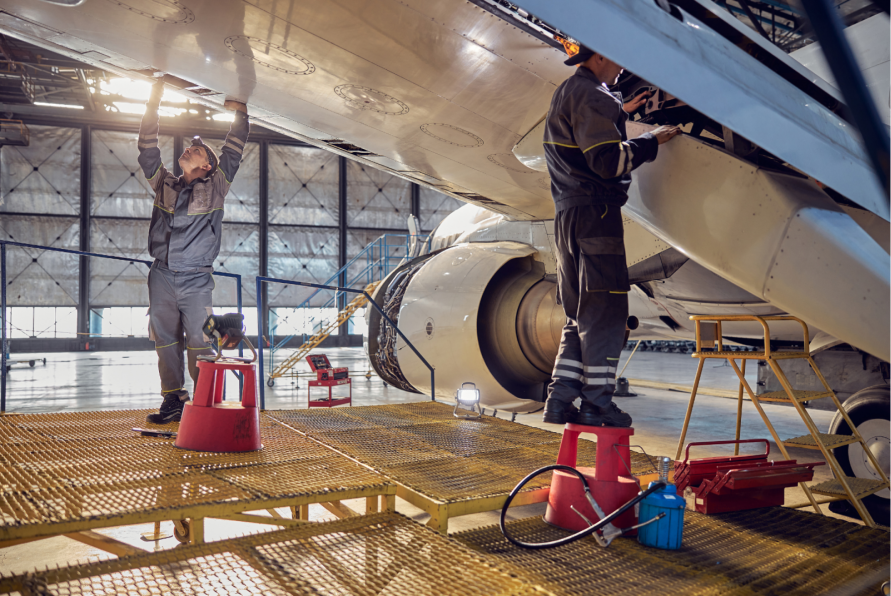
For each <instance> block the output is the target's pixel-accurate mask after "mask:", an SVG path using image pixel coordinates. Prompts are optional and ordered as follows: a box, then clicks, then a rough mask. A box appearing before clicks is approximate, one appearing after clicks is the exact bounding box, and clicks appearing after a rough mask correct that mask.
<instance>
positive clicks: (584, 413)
mask: <svg viewBox="0 0 891 596" xmlns="http://www.w3.org/2000/svg"><path fill="white" fill-rule="evenodd" d="M575 423H576V424H584V425H585V426H600V425H601V424H603V419H602V418H601V416H600V408H598V407H597V406H595V405H594V404H591V403H588V402H586V401H585V400H582V405H581V407H580V408H579V415H578V416H576V419H575Z"/></svg>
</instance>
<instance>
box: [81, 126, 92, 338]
mask: <svg viewBox="0 0 891 596" xmlns="http://www.w3.org/2000/svg"><path fill="white" fill-rule="evenodd" d="M92 136H93V131H92V127H91V126H90V125H86V126H83V127H81V129H80V245H79V246H78V249H79V250H81V251H83V252H89V251H90V219H91V218H90V193H91V191H92V185H91V184H90V182H91V179H90V176H91V169H92V168H91V167H90V166H91V162H92V155H93V151H92ZM79 259H80V265H79V269H78V290H77V333H78V334H79V335H78V338H79V341H78V349H80V350H88V349H90V337H89V335H88V334H89V332H90V258H89V257H85V256H81V257H79Z"/></svg>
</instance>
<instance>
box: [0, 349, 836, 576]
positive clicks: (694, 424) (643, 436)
mask: <svg viewBox="0 0 891 596" xmlns="http://www.w3.org/2000/svg"><path fill="white" fill-rule="evenodd" d="M327 354H328V356H329V358H330V359H331V361H332V364H333V365H334V366H349V367H350V369H351V370H352V371H366V370H368V369H369V366H368V360H367V358H366V357H365V355H364V352H363V350H362V349H361V348H340V349H332V350H327ZM627 355H628V352H625V357H627ZM44 356H46V358H47V364H46V365H45V366H44V365H43V364H42V363H38V364H37V365H36V366H35V367H34V368H29V367H28V366H27V365H24V366H22V365H20V364H19V365H15V366H14V367H13V369H12V371H11V372H10V374H9V377H8V385H7V408H6V411H8V412H23V413H25V412H27V413H37V412H61V411H78V410H106V409H140V408H154V407H157V406H158V404H159V403H160V399H161V398H160V395H159V393H158V391H159V382H158V377H157V369H156V360H155V355H154V353H152V352H98V353H97V352H94V353H89V352H86V353H64V354H46V355H43V354H41V355H36V354H34V355H30V354H29V355H14V356H13V358H16V359H22V358H31V357H38V358H41V359H42V358H43V357H44ZM623 364H624V362H623ZM696 364H697V363H696V361H695V360H694V359H693V358H691V357H690V356H686V355H682V354H664V353H653V352H641V353H638V354H635V356H634V359H633V360H632V362H631V364H630V365H629V366H628V369H627V370H626V372H625V376H627V377H630V378H639V379H649V380H655V381H662V382H667V383H677V384H684V385H689V384H691V383H692V381H693V377H694V375H695V372H696ZM749 373H750V374H747V375H746V376H747V378H748V379H749V382H750V383H752V384H754V380H755V372H754V371H752V370H750V371H749ZM353 383H354V386H353V404H354V405H355V406H369V405H383V404H394V403H407V402H413V401H424V400H425V399H428V398H426V397H425V396H423V395H417V394H412V393H407V392H404V391H400V390H398V389H394V388H393V387H388V386H385V385H384V383H383V382H382V381H381V380H380V378H378V377H377V376H372V377H371V378H370V379H366V378H365V377H364V376H360V377H358V378H354V380H353ZM702 386H704V387H712V388H717V389H736V388H737V380H736V376H735V375H734V373H733V370H732V369H731V368H730V367H729V366H718V365H713V366H710V365H709V363H707V364H706V368H705V370H704V374H703V380H702ZM237 388H238V385H237V383H235V382H234V379H233V382H232V383H230V384H229V385H228V386H227V396H228V398H229V399H236V398H237V395H236V392H237ZM632 389H633V390H634V391H635V392H636V393H637V394H638V395H637V397H632V398H617V399H616V401H617V402H618V403H619V405H620V407H621V408H622V409H624V410H626V411H627V412H629V413H630V414H631V415H632V417H633V418H634V429H635V434H634V437H633V441H632V442H633V443H634V444H636V445H640V446H641V447H642V448H643V449H644V450H645V451H646V453H648V454H649V455H653V456H660V455H661V456H666V455H667V456H670V457H674V455H675V451H676V449H677V441H678V436H679V433H680V430H681V426H682V424H683V419H684V413H685V410H686V407H687V403H688V400H689V394H688V393H684V392H680V391H667V390H660V389H648V388H639V387H638V388H635V387H632ZM306 403H307V397H306V383H305V381H303V380H301V387H300V388H299V389H297V390H295V389H294V388H293V385H292V382H291V380H290V379H287V378H285V379H279V380H277V381H276V385H275V387H274V388H269V387H266V408H267V409H292V408H305V407H306ZM736 405H737V404H736V400H735V399H727V398H720V397H711V396H705V395H702V396H700V397H698V398H697V403H696V407H695V408H694V412H693V417H692V421H691V424H690V429H689V432H688V435H687V441H688V442H691V441H707V440H726V439H732V438H733V435H734V430H735V419H736ZM743 409H744V415H743V422H742V438H768V439H769V438H770V435H769V433H768V432H767V429H766V428H765V426H764V424H763V423H762V421H761V419H760V417H759V416H758V414H757V412H755V409H754V407H753V406H752V404H751V403H746V404H744V408H743ZM765 410H766V411H767V413H768V416H769V417H770V419H771V421H772V423H773V424H774V426H775V427H776V429H777V432H778V433H779V435H780V436H781V437H784V438H787V437H794V436H800V435H803V434H805V433H806V429H805V427H804V425H803V423H802V422H801V421H800V419H799V417H798V415H797V413H796V412H795V411H794V409H792V408H790V407H787V406H781V405H765ZM489 413H490V414H491V412H489ZM811 415H812V416H813V418H814V421H815V422H816V423H817V425H818V426H819V427H820V429H821V430H822V431H824V432H825V430H826V428H827V427H828V426H829V422H830V421H831V419H832V413H830V412H824V411H817V410H812V411H811ZM498 416H499V417H509V416H510V415H509V414H507V415H505V414H504V413H503V412H499V414H498ZM516 421H517V422H519V423H521V424H526V425H529V426H535V427H538V428H547V429H548V430H553V431H559V430H560V429H559V428H558V427H554V426H553V425H545V424H543V423H542V422H541V414H540V413H535V414H524V415H519V416H518V417H517V420H516ZM730 449H732V448H723V447H703V448H700V450H699V451H698V452H696V451H694V452H693V455H694V457H695V456H700V457H703V456H708V455H717V454H720V453H731V452H732V451H730ZM750 450H751V451H752V452H754V451H755V450H757V447H756V448H754V449H750ZM791 456H792V457H793V458H796V459H798V460H799V461H822V458H821V456H820V454H819V452H815V451H808V450H793V451H792V453H791ZM770 459H782V455H781V454H780V452H779V450H777V449H776V446H775V445H773V444H772V442H771V458H770ZM579 463H580V465H592V464H593V462H591V463H587V462H579ZM529 471H531V470H529ZM830 477H831V475H830V473H829V470H828V469H827V467H826V466H820V467H818V468H817V469H816V474H815V480H823V479H828V478H830ZM519 479H520V478H519V477H518V478H517V480H519ZM804 500H805V498H804V495H803V493H802V491H801V490H800V489H799V488H797V487H796V488H792V489H787V493H786V502H787V503H790V504H791V503H798V502H802V501H804ZM347 504H348V505H349V504H350V502H349V501H347ZM363 506H364V501H357V502H356V503H355V505H354V508H355V509H356V510H358V511H362V510H363V509H362V507H363ZM544 507H545V505H544V504H538V505H529V506H526V507H520V508H517V509H512V510H511V514H510V515H509V517H510V518H523V517H528V516H531V515H540V514H541V513H543V511H544ZM397 510H398V511H399V512H401V513H404V514H405V515H408V516H410V517H412V518H414V519H416V520H418V521H426V518H427V515H426V514H425V513H424V512H422V511H421V510H419V509H416V508H415V507H413V506H411V505H410V504H408V503H406V502H404V501H402V500H397ZM824 510H825V506H824ZM310 513H311V516H312V517H313V518H314V519H319V520H322V519H333V516H332V515H331V514H330V513H328V512H327V511H326V510H324V509H322V508H321V506H312V507H311V508H310ZM282 514H287V512H286V511H282ZM497 520H498V512H488V513H481V514H476V515H470V516H465V517H460V518H453V519H452V520H451V521H450V525H449V530H450V531H451V532H456V531H460V530H464V529H470V528H474V527H479V526H482V525H488V524H492V523H496V522H497ZM163 527H164V529H165V530H166V531H168V532H170V531H172V523H170V522H165V523H164V524H163ZM270 528H271V526H259V525H256V524H247V523H241V522H231V521H221V520H208V522H207V523H206V530H205V531H206V536H207V539H208V540H218V539H222V538H227V537H233V536H239V535H244V534H247V533H253V532H261V531H268V530H269V529H270ZM151 529H152V527H151V525H145V526H130V527H121V528H109V529H104V530H101V532H102V533H104V534H107V535H109V536H113V537H115V538H117V539H118V540H121V541H124V542H127V543H129V544H132V545H133V546H136V547H139V548H142V549H145V550H162V549H168V548H175V547H176V546H177V545H178V543H177V542H176V540H175V539H174V538H172V537H171V538H167V539H165V540H161V541H159V542H145V541H143V540H142V539H141V538H140V535H141V533H143V532H148V531H150V530H151ZM110 557H111V555H108V554H107V553H105V552H103V551H100V550H97V549H94V548H92V547H89V546H86V545H83V544H81V543H78V542H74V541H72V540H70V539H67V538H64V537H60V538H53V539H48V540H42V541H38V542H33V543H29V544H23V545H19V546H15V547H11V548H7V549H3V550H0V573H4V574H9V573H20V572H24V571H29V570H31V569H33V568H34V567H35V566H37V565H39V566H41V567H43V566H45V565H63V564H68V563H73V562H75V561H81V562H84V561H88V560H90V561H91V560H100V559H106V558H110Z"/></svg>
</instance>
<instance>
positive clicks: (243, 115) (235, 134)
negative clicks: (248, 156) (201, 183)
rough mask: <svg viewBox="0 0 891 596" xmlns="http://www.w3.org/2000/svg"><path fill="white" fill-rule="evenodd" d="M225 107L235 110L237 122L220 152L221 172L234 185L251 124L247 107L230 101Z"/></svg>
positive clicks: (230, 130) (230, 129) (234, 123)
mask: <svg viewBox="0 0 891 596" xmlns="http://www.w3.org/2000/svg"><path fill="white" fill-rule="evenodd" d="M225 107H227V108H231V109H233V110H235V120H233V121H232V125H231V126H230V127H229V134H228V135H226V142H225V143H223V148H222V150H221V151H220V153H221V154H220V166H219V167H220V170H221V171H222V173H223V176H225V177H226V182H227V183H228V184H232V181H233V180H235V174H236V173H237V172H238V166H240V165H241V156H242V154H243V153H244V144H245V143H247V139H248V133H249V132H250V122H249V121H248V115H247V106H245V105H244V104H243V103H241V102H238V101H232V100H229V101H227V102H226V103H225Z"/></svg>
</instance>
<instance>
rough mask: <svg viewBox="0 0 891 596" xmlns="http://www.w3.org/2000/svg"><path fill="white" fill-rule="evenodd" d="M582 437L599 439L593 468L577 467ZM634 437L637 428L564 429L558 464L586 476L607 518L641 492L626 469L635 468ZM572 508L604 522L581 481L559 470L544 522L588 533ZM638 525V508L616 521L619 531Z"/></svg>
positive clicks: (633, 533)
mask: <svg viewBox="0 0 891 596" xmlns="http://www.w3.org/2000/svg"><path fill="white" fill-rule="evenodd" d="M580 433H593V434H595V435H597V461H596V462H595V467H593V468H584V467H577V466H576V457H577V454H578V440H579V434H580ZM633 434H634V429H633V428H613V427H608V426H584V425H581V424H567V425H566V427H565V428H564V429H563V440H562V441H561V442H560V452H559V453H558V455H557V463H558V464H561V465H564V466H570V467H573V468H576V469H578V471H579V472H581V473H582V474H583V475H584V476H585V478H586V479H587V480H588V486H589V487H590V488H591V494H592V495H593V497H594V500H595V501H597V504H598V505H600V508H601V509H603V512H604V513H605V514H606V515H609V514H610V513H612V512H613V511H615V510H616V509H618V508H619V507H621V506H622V505H624V504H625V503H627V502H628V501H630V500H631V499H633V498H634V497H635V496H636V495H637V493H638V492H639V491H640V485H639V484H638V482H637V480H636V479H635V478H633V477H632V476H631V473H630V472H629V471H628V469H627V468H626V466H628V468H630V467H631V465H630V462H631V459H630V449H629V448H628V445H629V437H630V436H631V435H633ZM623 462H624V464H623ZM572 507H575V508H576V509H577V510H578V511H579V512H581V513H582V515H584V516H585V517H586V518H588V519H589V520H591V522H592V523H594V522H596V521H597V520H599V519H600V517H599V516H598V515H597V513H595V512H594V509H593V508H592V507H591V505H590V504H589V503H588V501H587V499H585V491H584V488H583V487H582V482H581V480H579V479H578V477H576V476H575V475H574V474H569V473H566V472H561V471H559V470H557V471H555V472H554V477H553V480H552V481H551V492H550V495H549V496H548V509H547V512H545V516H544V519H545V521H546V522H548V523H549V524H553V525H555V526H558V527H560V528H564V529H566V530H572V531H573V532H578V531H580V530H584V529H585V528H587V527H588V524H587V522H585V520H583V519H582V518H581V517H580V516H579V514H578V513H576V512H575V511H573V510H572ZM636 523H637V515H636V514H635V508H632V509H629V510H628V511H626V512H625V513H623V514H622V515H620V516H619V517H618V519H616V520H614V521H613V525H614V526H616V527H617V528H628V527H631V526H633V525H635V524H636ZM626 535H627V536H634V535H636V531H632V532H628V534H626Z"/></svg>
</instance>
